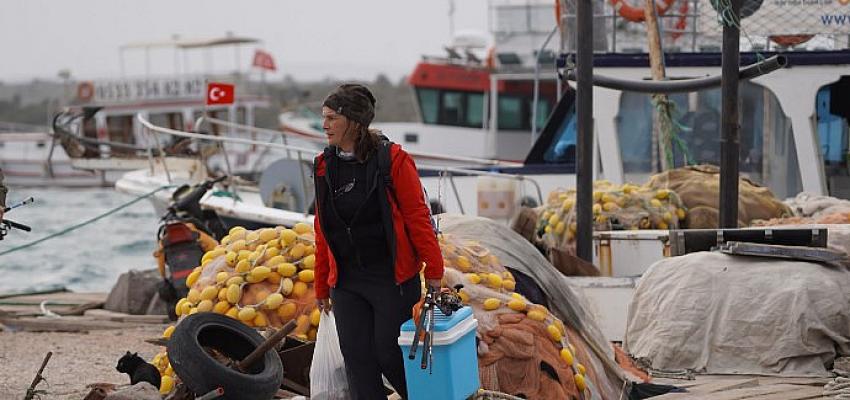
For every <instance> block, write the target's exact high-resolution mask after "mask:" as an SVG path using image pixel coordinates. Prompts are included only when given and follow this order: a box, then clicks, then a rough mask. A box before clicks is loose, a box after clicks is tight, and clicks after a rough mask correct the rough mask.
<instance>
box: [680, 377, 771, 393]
mask: <svg viewBox="0 0 850 400" xmlns="http://www.w3.org/2000/svg"><path fill="white" fill-rule="evenodd" d="M758 385H759V380H758V379H757V378H750V379H721V380H716V381H713V382H707V383H704V384H702V385H696V386H693V387H691V388H689V389H688V391H690V392H692V393H695V394H703V393H715V392H723V391H727V390H734V389H743V388H751V387H756V386H758Z"/></svg>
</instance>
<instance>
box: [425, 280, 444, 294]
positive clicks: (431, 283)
mask: <svg viewBox="0 0 850 400" xmlns="http://www.w3.org/2000/svg"><path fill="white" fill-rule="evenodd" d="M425 285H427V286H428V288H431V289H434V291H435V292H437V293H439V292H440V287H442V286H443V282H442V280H441V279H426V280H425Z"/></svg>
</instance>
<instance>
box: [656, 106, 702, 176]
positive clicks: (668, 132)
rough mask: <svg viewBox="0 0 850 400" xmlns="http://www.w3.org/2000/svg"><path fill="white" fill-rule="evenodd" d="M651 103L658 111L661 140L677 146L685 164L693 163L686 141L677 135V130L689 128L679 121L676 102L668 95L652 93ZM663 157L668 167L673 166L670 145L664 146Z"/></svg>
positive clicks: (683, 130) (684, 130)
mask: <svg viewBox="0 0 850 400" xmlns="http://www.w3.org/2000/svg"><path fill="white" fill-rule="evenodd" d="M665 99H666V100H665ZM652 105H653V106H654V107H655V109H656V111H657V112H658V116H659V121H658V124H659V125H660V131H661V136H662V137H661V138H660V139H661V140H662V142H664V143H671V144H673V145H675V146H676V147H678V148H679V151H681V152H682V156H683V157H684V161H685V165H691V164H693V162H694V158H693V157H692V156H691V152H690V150H689V149H688V146H687V143H685V141H684V140H683V139H682V138H681V137H680V136H679V132H688V131H690V130H691V128H688V127H687V126H685V125H683V124H682V123H681V122H680V121H679V112H678V109H677V108H676V103H675V102H673V101H672V100H670V98H669V97H666V96H663V95H652ZM664 157H665V158H666V159H667V165H668V166H669V167H670V168H675V164H674V160H673V148H672V146H664Z"/></svg>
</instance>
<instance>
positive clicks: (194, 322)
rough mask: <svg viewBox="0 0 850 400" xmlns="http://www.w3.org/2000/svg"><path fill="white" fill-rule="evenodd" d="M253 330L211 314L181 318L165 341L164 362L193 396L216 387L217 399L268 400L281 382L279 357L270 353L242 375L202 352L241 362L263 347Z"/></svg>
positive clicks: (226, 318) (281, 373)
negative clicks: (218, 395) (220, 394)
mask: <svg viewBox="0 0 850 400" xmlns="http://www.w3.org/2000/svg"><path fill="white" fill-rule="evenodd" d="M263 341H264V339H263V337H262V336H260V334H259V333H257V331H255V330H254V329H252V328H250V327H248V326H246V325H244V324H242V323H241V322H239V321H237V320H235V319H232V318H229V317H226V316H223V315H220V314H215V313H208V312H206V313H197V314H193V315H189V316H188V317H186V318H184V319H183V320H182V321H180V323H178V324H177V327H176V328H175V329H174V332H173V333H172V335H171V338H169V340H168V345H167V351H168V359H169V361H170V362H171V366H172V368H174V372H176V373H177V376H178V377H180V380H181V381H182V382H183V383H184V384H185V385H186V386H188V388H189V389H191V390H192V392H194V393H195V395H197V396H202V395H204V394H206V393H209V392H211V391H213V390H215V389H217V388H219V387H221V388H223V389H224V396H223V397H221V399H257V400H263V399H271V398H272V397H273V396H274V394H275V393H277V391H278V389H279V388H280V384H281V382H282V381H283V366H282V364H281V361H280V356H278V354H277V352H276V351H275V350H274V349H272V350H269V351H267V352H266V354H264V356H263V358H262V359H261V360H259V361H257V362H256V363H254V365H252V366H251V367H250V368H249V370H248V371H247V372H245V373H243V372H240V371H237V370H235V369H234V368H232V367H228V366H226V365H224V364H222V363H221V362H220V361H218V360H216V359H215V358H213V357H212V356H211V355H210V354H209V353H208V352H207V350H206V349H214V350H216V351H218V352H220V353H221V354H223V355H225V356H227V357H229V358H230V359H232V360H237V361H238V360H242V359H244V358H245V357H247V356H248V354H250V353H251V352H252V351H254V350H255V349H256V348H257V347H259V346H260V344H261V343H263Z"/></svg>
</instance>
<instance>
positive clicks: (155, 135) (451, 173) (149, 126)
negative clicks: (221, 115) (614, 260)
mask: <svg viewBox="0 0 850 400" xmlns="http://www.w3.org/2000/svg"><path fill="white" fill-rule="evenodd" d="M136 119H137V120H138V121H139V123H140V124H141V125H142V127H143V129H144V131H145V133H146V134H147V135H148V136H149V137H152V139H153V141H152V142H151V141H148V142H149V144H150V145H149V146H148V159H149V162H150V167H151V173H153V171H154V165H155V163H154V154H153V145H155V146H156V147H157V149H158V154H159V155H160V163H162V166H163V170H164V171H165V174H166V179H168V182H169V183H171V182H172V180H171V172H170V171H169V169H168V164H167V161H166V159H165V158H164V157H163V156H162V155H164V154H165V153H164V152H163V151H162V144H161V142H160V140H159V135H171V136H177V137H182V138H187V139H195V140H207V141H213V142H218V143H219V145H220V146H221V147H222V149H224V144H225V143H234V144H243V145H256V146H265V147H266V148H276V149H281V150H286V151H287V152H294V153H295V154H296V157H297V159H298V160H299V161H303V160H304V154H305V153H306V154H307V157H312V156H313V155H314V154H316V149H311V148H305V147H300V146H294V145H290V144H283V143H273V142H264V141H259V140H253V139H246V138H240V137H229V136H213V135H208V134H203V133H194V132H185V131H180V130H177V129H171V128H165V127H161V126H157V125H154V124H153V123H151V122H150V121H148V120H147V119H145V117H144V116H142V115H141V114H138V115H136ZM206 121H207V122H214V123H222V125H223V126H227V124H232V123H230V122H227V121H222V120H216V119H214V118H209V117H207V119H206ZM233 125H234V127H236V126H238V128H239V129H245V130H253V131H255V132H258V133H259V132H262V133H276V134H280V133H281V132H279V131H275V130H271V129H264V128H257V127H250V126H244V125H239V124H233ZM196 126H198V125H196ZM287 157H289V156H287ZM443 157H444V158H446V159H455V160H459V159H463V158H464V157H449V156H443ZM224 158H225V160H227V157H224ZM308 159H309V158H308ZM226 166H227V168H228V171H227V172H228V174H229V175H231V176H232V171H231V170H230V164H229V163H227V164H226ZM417 168H418V169H420V170H423V171H431V172H437V173H438V174H439V175H440V177H441V178H445V179H448V180H449V183H450V185H451V187H452V192H453V193H454V197H455V199H456V200H457V202H458V208H459V209H460V210H461V213H464V209H463V203H462V201H461V198H460V192H459V191H458V189H457V185H456V183H455V180H454V177H455V176H456V175H463V176H486V177H491V178H497V179H507V180H513V181H516V182H519V183H520V184H522V183H524V182H528V183H530V184H531V185H532V186H533V187H534V189H535V192H536V194H537V200H538V202H539V203H538V204H542V202H543V192H542V189H541V188H540V184H539V183H538V182H537V181H536V180H535V179H533V178H530V177H528V176H524V175H519V174H505V173H501V172H494V171H481V170H477V169H472V168H463V167H449V166H432V165H427V164H422V165H418V166H417Z"/></svg>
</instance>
